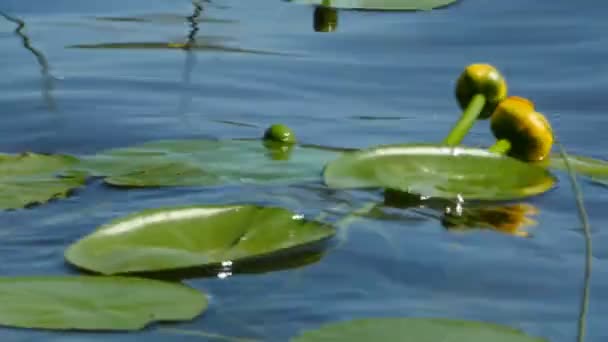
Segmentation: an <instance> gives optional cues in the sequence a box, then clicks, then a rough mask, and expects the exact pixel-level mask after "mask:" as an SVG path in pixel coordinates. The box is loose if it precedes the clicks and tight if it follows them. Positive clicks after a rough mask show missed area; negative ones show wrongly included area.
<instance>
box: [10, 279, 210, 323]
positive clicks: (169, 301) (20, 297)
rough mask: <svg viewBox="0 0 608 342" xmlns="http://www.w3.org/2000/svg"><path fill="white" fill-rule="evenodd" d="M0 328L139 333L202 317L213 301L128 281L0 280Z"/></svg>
mask: <svg viewBox="0 0 608 342" xmlns="http://www.w3.org/2000/svg"><path fill="white" fill-rule="evenodd" d="M0 301H1V302H2V305H1V306H0V324H1V325H5V326H11V327H18V328H35V329H56V330H138V329H142V328H144V327H145V326H146V325H147V324H148V323H150V322H153V321H185V320H191V319H193V318H194V317H196V316H197V315H199V314H201V313H202V312H203V311H204V310H205V309H206V308H207V305H208V301H207V297H206V296H205V295H204V294H202V293H200V292H198V291H196V290H194V289H192V288H189V287H186V286H184V285H181V284H174V283H168V282H162V281H158V280H148V279H138V278H126V277H92V276H66V277H60V276H53V277H16V278H6V277H4V278H0Z"/></svg>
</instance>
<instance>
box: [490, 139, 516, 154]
mask: <svg viewBox="0 0 608 342" xmlns="http://www.w3.org/2000/svg"><path fill="white" fill-rule="evenodd" d="M510 150H511V142H510V141H509V140H507V139H500V140H498V141H496V143H495V144H494V145H492V146H490V147H489V148H488V151H490V152H493V153H498V154H507V153H509V151H510Z"/></svg>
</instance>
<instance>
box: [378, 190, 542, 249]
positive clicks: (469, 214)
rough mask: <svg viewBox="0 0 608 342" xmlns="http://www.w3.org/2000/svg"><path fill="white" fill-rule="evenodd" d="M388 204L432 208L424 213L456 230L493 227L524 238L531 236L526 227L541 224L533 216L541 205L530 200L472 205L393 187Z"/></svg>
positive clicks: (409, 208) (386, 195)
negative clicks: (532, 203) (415, 193)
mask: <svg viewBox="0 0 608 342" xmlns="http://www.w3.org/2000/svg"><path fill="white" fill-rule="evenodd" d="M384 205H385V206H388V207H393V208H400V209H407V210H412V211H414V212H416V211H418V210H420V209H430V210H431V212H432V213H429V212H428V211H425V212H420V214H423V216H428V217H432V218H435V219H439V220H440V221H441V224H442V225H443V226H444V227H445V228H446V229H448V230H452V231H464V230H474V229H491V230H495V231H498V232H501V233H506V234H511V235H515V236H521V237H529V236H530V233H528V232H527V231H526V230H525V228H528V227H531V226H535V225H536V224H537V222H536V221H535V220H533V219H531V218H530V216H535V215H536V214H538V208H536V207H535V206H533V205H531V204H528V203H514V204H492V205H488V204H485V205H483V204H474V205H472V204H469V203H466V202H461V201H450V200H446V199H441V198H425V197H421V196H419V195H414V194H410V193H407V192H402V191H396V190H390V189H386V190H385V192H384Z"/></svg>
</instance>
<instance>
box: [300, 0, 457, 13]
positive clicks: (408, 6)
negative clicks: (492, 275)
mask: <svg viewBox="0 0 608 342" xmlns="http://www.w3.org/2000/svg"><path fill="white" fill-rule="evenodd" d="M290 1H291V2H294V3H301V4H312V5H322V6H327V7H333V8H343V9H362V10H380V11H416V10H425V11H426V10H432V9H436V8H441V7H445V6H448V5H451V4H453V3H455V2H456V1H457V0H290Z"/></svg>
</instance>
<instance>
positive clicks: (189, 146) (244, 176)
mask: <svg viewBox="0 0 608 342" xmlns="http://www.w3.org/2000/svg"><path fill="white" fill-rule="evenodd" d="M275 152H276V151H271V150H269V149H268V148H267V147H265V146H264V144H263V142H261V141H259V140H249V141H245V140H228V141H212V140H163V141H155V142H149V143H145V144H142V145H138V146H134V147H129V148H123V149H115V150H110V151H107V152H103V153H100V154H98V155H95V156H93V157H89V158H86V159H85V160H84V162H83V163H82V164H81V165H80V166H79V168H80V169H82V170H85V171H87V172H90V173H92V174H94V175H97V176H104V177H106V178H105V182H106V183H108V184H111V185H115V186H137V187H144V186H178V185H183V186H195V185H199V186H205V185H219V184H226V183H256V184H259V183H263V184H271V183H272V184H281V183H288V182H305V181H316V180H318V179H319V174H320V173H321V170H322V168H323V165H324V164H325V163H327V162H328V161H330V160H332V159H334V158H335V157H336V156H338V155H339V152H335V151H329V150H323V149H319V148H311V147H302V146H293V147H290V150H289V153H288V154H285V155H284V158H277V157H276V153H275Z"/></svg>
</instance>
